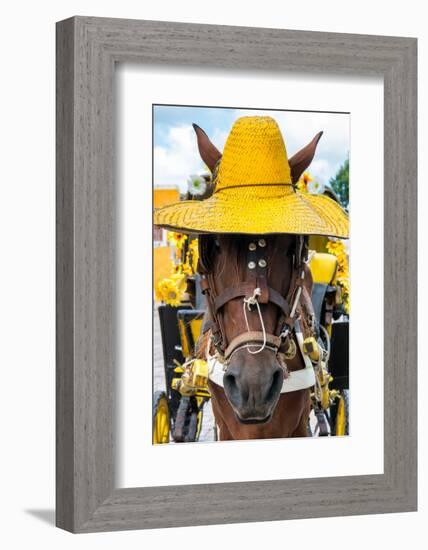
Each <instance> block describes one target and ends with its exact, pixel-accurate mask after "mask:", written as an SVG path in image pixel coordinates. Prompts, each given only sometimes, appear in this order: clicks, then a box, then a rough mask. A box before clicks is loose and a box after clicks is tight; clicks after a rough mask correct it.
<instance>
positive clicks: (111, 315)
mask: <svg viewBox="0 0 428 550" xmlns="http://www.w3.org/2000/svg"><path fill="white" fill-rule="evenodd" d="M56 47H57V159H56V160H57V385H56V391H57V411H56V412H57V446H56V464H57V473H56V481H57V493H56V506H57V520H56V521H57V525H58V526H59V527H61V528H63V529H67V530H69V531H72V532H81V533H82V532H92V531H106V530H119V529H142V528H159V527H174V526H186V525H203V524H216V523H235V522H252V521H271V520H284V519H292V518H311V517H320V516H341V515H353V514H373V513H384V512H404V511H413V510H416V507H417V446H416V445H417V432H416V429H417V425H416V412H417V403H416V393H417V392H416V390H417V378H416V368H417V350H416V335H417V326H416V320H417V313H416V311H417V303H416V300H417V287H416V273H417V249H416V244H417V240H416V228H417V227H416V226H417V219H416V213H417V207H416V170H417V149H416V139H417V138H416V124H417V118H416V117H417V104H416V84H417V75H416V56H417V53H416V51H417V42H416V39H414V38H399V37H386V36H363V35H351V34H332V33H322V32H302V31H289V30H276V29H259V28H243V27H227V26H213V25H194V24H183V23H168V22H155V21H134V20H121V19H103V18H90V17H89V18H88V17H73V18H71V19H67V20H65V21H61V22H59V23H58V24H57V44H56ZM118 62H134V63H139V64H143V65H144V64H147V65H150V64H163V65H165V64H166V65H167V64H173V65H174V66H178V65H181V66H192V67H195V69H196V70H197V68H198V67H202V66H203V67H205V68H210V67H212V68H228V69H246V70H251V71H265V70H269V71H273V72H277V73H281V72H286V71H287V72H288V71H298V72H300V73H302V72H310V73H332V72H334V73H337V74H357V75H358V74H361V75H380V76H381V77H383V79H384V109H385V112H384V167H385V168H384V170H385V172H384V178H385V179H384V181H385V197H384V201H385V203H384V204H385V206H384V221H385V234H384V253H385V285H384V288H385V300H384V302H385V303H384V337H385V348H384V381H385V382H384V407H385V420H384V453H385V456H384V473H383V474H382V475H363V476H349V477H332V478H316V479H296V480H273V481H252V482H247V483H220V484H209V485H183V486H167V487H149V488H145V487H139V488H129V489H128V488H127V489H117V488H116V487H115V486H114V468H115V439H116V437H115V429H114V428H115V418H114V398H115V346H114V342H115V298H114V297H115V272H116V267H115V181H114V156H115V155H114V124H113V120H114V99H115V98H114V71H115V64H116V63H118ZM367 176H368V177H370V174H368V175H367ZM375 183H376V182H373V184H374V185H375ZM367 283H368V285H369V284H370V274H368V276H367ZM367 301H368V305H369V294H368V296H367ZM147 314H148V315H151V312H148V313H147ZM366 329H367V334H368V337H370V336H372V337H376V334H374V335H371V334H370V315H369V312H368V314H367V326H366ZM364 368H365V369H369V368H370V365H364ZM369 398H370V397H369V395H368V399H369ZM368 429H370V428H369V427H368ZM142 467H144V463H142Z"/></svg>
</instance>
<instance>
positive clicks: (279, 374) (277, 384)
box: [266, 369, 284, 402]
mask: <svg viewBox="0 0 428 550" xmlns="http://www.w3.org/2000/svg"><path fill="white" fill-rule="evenodd" d="M283 380H284V374H283V371H282V369H279V370H276V371H275V372H274V373H273V375H272V384H271V386H270V388H269V391H268V394H267V396H266V399H267V402H269V401H271V400H273V399H275V398H276V397H277V396H278V395H277V394H278V392H279V391H281V387H282V382H283Z"/></svg>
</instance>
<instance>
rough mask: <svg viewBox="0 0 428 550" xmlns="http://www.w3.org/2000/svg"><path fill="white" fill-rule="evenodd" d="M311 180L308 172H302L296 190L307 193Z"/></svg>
mask: <svg viewBox="0 0 428 550" xmlns="http://www.w3.org/2000/svg"><path fill="white" fill-rule="evenodd" d="M313 179H314V178H313V177H312V176H311V175H310V174H309V172H303V174H302V175H301V176H300V178H299V181H298V182H297V184H296V187H297V189H298V190H299V191H301V192H302V193H307V192H308V183H310V182H311V181H313Z"/></svg>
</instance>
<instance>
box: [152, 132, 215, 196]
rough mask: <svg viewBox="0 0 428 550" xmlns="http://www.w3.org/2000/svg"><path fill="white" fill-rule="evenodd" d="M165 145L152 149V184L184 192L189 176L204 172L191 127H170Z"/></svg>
mask: <svg viewBox="0 0 428 550" xmlns="http://www.w3.org/2000/svg"><path fill="white" fill-rule="evenodd" d="M165 144H166V145H165V146H156V147H155V148H154V152H153V159H154V184H155V186H163V187H172V186H177V187H179V188H180V189H181V190H182V191H184V190H185V189H186V180H187V177H188V176H189V174H194V173H198V172H200V171H201V170H204V164H203V162H202V160H201V158H200V156H199V152H198V147H197V143H196V136H195V132H194V130H193V128H192V126H191V125H183V126H172V127H171V128H169V130H168V134H167V136H166V138H165Z"/></svg>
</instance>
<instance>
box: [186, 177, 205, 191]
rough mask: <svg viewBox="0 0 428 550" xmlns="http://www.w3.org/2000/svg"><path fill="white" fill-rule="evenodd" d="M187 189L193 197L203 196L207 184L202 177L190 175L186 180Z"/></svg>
mask: <svg viewBox="0 0 428 550" xmlns="http://www.w3.org/2000/svg"><path fill="white" fill-rule="evenodd" d="M187 188H188V190H189V193H190V194H191V195H193V196H197V195H203V194H204V193H205V191H206V189H207V182H206V181H205V179H204V178H203V177H202V176H199V175H198V174H192V175H190V176H189V177H188V178H187Z"/></svg>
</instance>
